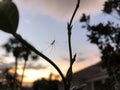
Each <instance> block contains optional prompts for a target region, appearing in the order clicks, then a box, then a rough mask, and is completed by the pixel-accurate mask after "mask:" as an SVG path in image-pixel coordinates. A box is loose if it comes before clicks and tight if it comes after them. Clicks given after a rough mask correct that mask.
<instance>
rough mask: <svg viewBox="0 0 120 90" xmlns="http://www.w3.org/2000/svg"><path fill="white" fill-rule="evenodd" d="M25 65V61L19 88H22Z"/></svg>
mask: <svg viewBox="0 0 120 90" xmlns="http://www.w3.org/2000/svg"><path fill="white" fill-rule="evenodd" d="M26 64H27V60H25V62H24V66H23V72H22V78H21V83H20V84H21V86H22V83H23V79H24V73H25V68H26Z"/></svg>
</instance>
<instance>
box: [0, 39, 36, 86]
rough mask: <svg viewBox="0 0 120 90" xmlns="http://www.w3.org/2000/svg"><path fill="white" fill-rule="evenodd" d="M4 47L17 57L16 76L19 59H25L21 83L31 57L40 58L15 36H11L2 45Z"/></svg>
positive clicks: (33, 58)
mask: <svg viewBox="0 0 120 90" xmlns="http://www.w3.org/2000/svg"><path fill="white" fill-rule="evenodd" d="M2 46H3V48H5V50H6V51H7V53H12V54H13V56H14V57H15V74H14V76H15V77H16V76H17V69H18V68H17V66H18V60H19V59H21V58H23V59H24V61H25V62H24V66H23V73H22V77H21V85H22V82H23V78H24V72H25V68H26V64H27V61H28V59H29V58H31V59H32V60H36V59H38V56H37V55H36V54H34V53H33V52H32V51H31V50H30V49H28V48H27V47H26V46H24V45H23V44H21V43H20V42H19V41H18V40H17V39H15V38H10V39H9V40H8V42H7V43H5V44H4V45H2Z"/></svg>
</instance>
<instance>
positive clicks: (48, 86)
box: [33, 78, 59, 90]
mask: <svg viewBox="0 0 120 90" xmlns="http://www.w3.org/2000/svg"><path fill="white" fill-rule="evenodd" d="M58 83H59V81H57V80H46V79H44V78H43V79H41V80H36V81H35V82H33V89H34V90H58Z"/></svg>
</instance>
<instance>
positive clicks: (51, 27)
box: [0, 0, 110, 84]
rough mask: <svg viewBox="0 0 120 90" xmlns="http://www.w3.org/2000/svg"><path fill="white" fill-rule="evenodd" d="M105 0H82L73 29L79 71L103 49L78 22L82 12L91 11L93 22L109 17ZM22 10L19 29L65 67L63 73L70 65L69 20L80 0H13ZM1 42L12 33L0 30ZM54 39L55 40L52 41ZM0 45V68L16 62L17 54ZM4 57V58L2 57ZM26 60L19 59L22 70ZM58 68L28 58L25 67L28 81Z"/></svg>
mask: <svg viewBox="0 0 120 90" xmlns="http://www.w3.org/2000/svg"><path fill="white" fill-rule="evenodd" d="M104 1H105V0H81V2H80V8H79V10H78V12H77V14H76V16H75V19H74V22H73V31H72V49H73V54H74V53H77V60H76V62H75V63H74V66H73V71H74V72H76V71H79V70H81V69H83V68H85V67H88V66H90V65H93V64H95V63H97V62H99V61H100V51H99V50H98V48H97V46H96V45H93V44H90V42H89V41H88V39H87V37H86V35H87V30H85V29H82V28H81V26H82V24H81V23H80V22H79V19H80V16H81V15H82V13H86V14H90V15H91V23H92V24H96V23H98V22H99V21H101V22H103V21H104V20H106V18H108V19H109V18H110V17H108V16H107V15H105V14H103V13H102V11H101V10H102V8H103V4H104ZM13 2H14V3H16V5H17V7H18V10H19V15H20V17H19V25H18V29H17V33H19V34H20V35H22V37H23V38H24V39H25V40H27V41H28V42H30V43H31V44H32V45H33V46H34V47H35V48H37V49H38V50H39V51H40V52H43V53H44V54H45V55H47V56H48V57H49V58H51V59H52V60H53V61H54V62H55V63H56V64H57V65H58V66H59V67H60V69H61V70H62V72H63V73H64V75H65V74H66V71H67V69H68V66H69V55H68V44H67V22H69V20H70V18H71V15H72V13H73V11H74V8H75V5H76V2H77V0H13ZM0 36H1V37H0V44H1V45H2V44H3V43H5V42H6V41H7V40H8V38H9V37H12V36H11V35H10V34H7V33H4V32H2V31H0ZM54 40H55V43H54V44H53V45H51V43H52V42H53V41H54ZM3 53H5V52H4V50H3V49H1V52H0V55H1V59H0V68H1V69H2V68H5V67H6V66H7V67H12V66H14V57H12V55H11V56H10V57H8V56H6V57H4V54H3ZM3 58H4V60H3ZM22 66H23V61H20V62H19V70H18V73H19V74H20V73H21V72H22V71H21V68H22ZM51 72H52V73H54V74H58V73H57V71H56V70H55V69H54V68H53V67H52V66H51V65H50V64H49V63H47V62H46V61H45V60H43V59H42V58H39V60H38V61H36V62H35V61H32V60H29V62H28V64H27V68H26V71H25V78H24V82H25V83H27V84H28V83H30V82H33V81H34V80H37V79H39V78H42V77H45V78H48V76H49V74H50V73H51Z"/></svg>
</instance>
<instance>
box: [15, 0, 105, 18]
mask: <svg viewBox="0 0 120 90" xmlns="http://www.w3.org/2000/svg"><path fill="white" fill-rule="evenodd" d="M104 1H105V0H81V3H80V9H79V11H78V16H80V14H81V13H87V14H88V13H89V14H95V13H97V12H99V11H101V10H102V6H103V4H104ZM15 2H16V3H17V5H18V7H19V9H20V10H27V11H30V12H31V13H37V14H45V15H49V16H51V17H54V18H56V19H59V20H66V19H68V18H70V16H71V14H72V12H73V10H74V8H75V5H76V2H77V0H15Z"/></svg>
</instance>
